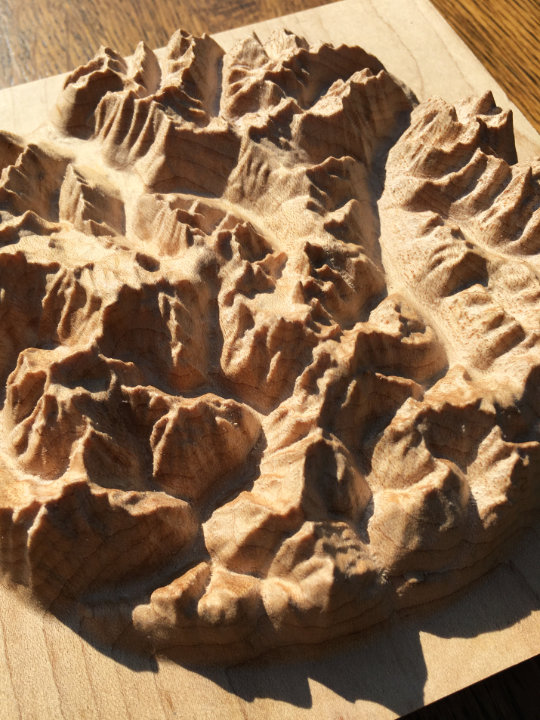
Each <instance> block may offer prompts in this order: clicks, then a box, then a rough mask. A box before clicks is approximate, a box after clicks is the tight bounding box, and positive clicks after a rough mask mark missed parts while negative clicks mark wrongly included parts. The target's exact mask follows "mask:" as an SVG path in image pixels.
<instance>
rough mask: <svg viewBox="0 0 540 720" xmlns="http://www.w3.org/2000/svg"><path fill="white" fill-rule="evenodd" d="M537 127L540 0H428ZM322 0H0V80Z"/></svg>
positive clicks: (19, 79)
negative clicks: (181, 30)
mask: <svg viewBox="0 0 540 720" xmlns="http://www.w3.org/2000/svg"><path fill="white" fill-rule="evenodd" d="M432 1H433V4H434V5H435V6H436V7H437V8H438V10H439V11H440V12H441V13H442V14H443V15H444V17H445V18H446V19H447V20H448V22H449V23H450V24H451V25H452V26H453V27H454V29H455V30H456V31H457V33H458V34H459V35H460V36H461V38H462V39H463V40H464V41H465V42H466V43H467V45H468V46H469V47H470V48H471V49H472V51H473V52H474V53H475V55H477V56H478V57H479V58H481V60H482V61H483V62H484V64H485V65H486V67H487V68H488V70H489V71H490V72H491V74H492V75H493V76H494V78H495V79H496V80H498V82H499V83H500V84H501V86H502V87H503V88H504V89H505V90H506V92H507V93H508V95H509V96H510V97H511V98H512V100H513V101H514V102H515V103H516V105H517V106H518V107H519V108H520V109H521V110H522V111H523V113H524V114H525V115H526V117H527V118H528V119H529V121H530V122H531V123H532V124H533V125H534V126H535V127H536V129H537V130H540V43H539V40H538V38H539V37H540V2H538V0H432ZM396 2H399V0H396ZM322 4H324V3H323V0H259V2H256V1H255V0H228V1H227V2H223V0H175V1H174V2H173V1H172V0H152V2H148V1H147V0H115V2H111V0H79V2H77V3H65V2H63V1H62V0H26V2H24V3H22V2H20V0H0V87H7V86H9V85H17V84H19V83H23V82H28V81H30V80H37V79H38V78H41V77H45V76H47V75H54V74H56V73H60V72H65V71H68V70H71V69H72V68H73V67H75V66H76V65H80V64H81V63H83V62H86V60H88V59H89V58H90V57H91V56H92V55H93V54H94V52H95V50H96V49H97V46H99V44H100V43H102V44H105V45H110V46H111V47H114V48H115V50H118V51H119V52H121V53H123V54H129V53H130V52H131V51H132V50H133V48H134V46H135V45H136V44H137V42H138V41H139V40H140V39H143V40H145V42H146V43H147V44H148V45H149V46H151V47H160V46H162V45H164V44H165V43H166V42H167V39H168V38H169V36H170V35H171V33H172V31H173V30H174V29H176V28H177V27H179V26H183V27H185V28H186V29H187V30H190V31H191V32H193V33H203V32H208V33H216V32H220V31H222V30H228V29H230V28H233V27H238V26H240V25H247V24H250V23H254V22H258V21H259V20H266V19H268V18H271V17H277V16H278V15H283V14H285V13H293V12H297V11H299V10H304V9H308V8H312V7H316V6H318V5H322Z"/></svg>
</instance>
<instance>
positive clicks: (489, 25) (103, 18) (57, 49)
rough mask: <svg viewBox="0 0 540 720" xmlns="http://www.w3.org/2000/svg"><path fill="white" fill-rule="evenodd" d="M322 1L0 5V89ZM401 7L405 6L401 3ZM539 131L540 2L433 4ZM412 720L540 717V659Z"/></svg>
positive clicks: (6, 1)
mask: <svg viewBox="0 0 540 720" xmlns="http://www.w3.org/2000/svg"><path fill="white" fill-rule="evenodd" d="M324 2H325V0H259V2H255V0H227V1H224V0H221V1H220V0H174V1H173V0H152V2H147V1H146V0H114V2H112V1H111V0H78V2H73V3H66V2H63V1H62V0H26V2H21V1H20V0H0V87H7V86H9V85H16V84H18V83H23V82H27V81H30V80H37V79H39V78H41V77H45V76H47V75H54V74H57V73H60V72H64V71H68V70H71V69H72V68H73V67H75V66H77V65H80V64H82V63H84V62H86V61H87V60H88V59H89V58H90V57H91V56H92V55H93V54H94V52H95V51H96V49H97V47H98V46H99V45H100V44H105V45H110V46H111V47H114V48H115V50H118V51H119V52H121V53H123V54H129V53H130V52H132V50H133V49H134V47H135V45H136V44H137V42H138V41H139V40H141V39H143V40H144V41H145V42H146V43H147V44H148V45H149V46H151V47H160V46H162V45H164V44H166V42H167V40H168V38H169V36H170V34H171V32H172V31H173V30H174V29H175V28H177V27H180V26H182V27H185V28H186V29H187V30H189V31H191V32H193V33H202V32H208V33H213V32H220V31H222V30H228V29H230V28H233V27H238V26H240V25H245V24H248V23H253V22H257V21H259V20H266V19H268V18H271V17H276V16H279V15H283V14H286V13H292V12H296V11H299V10H304V9H308V8H311V7H316V6H318V5H322V4H324ZM396 2H399V0H396ZM432 2H433V4H434V5H435V6H436V7H437V9H438V10H439V11H440V12H441V13H442V14H443V16H444V17H445V18H446V20H447V21H448V22H449V23H450V24H451V25H452V26H453V28H454V29H455V30H456V31H457V32H458V34H459V35H460V36H461V37H462V38H463V40H464V41H465V42H466V43H467V45H468V46H469V47H470V48H471V49H472V51H473V52H474V53H475V54H476V55H477V57H479V58H480V60H481V61H482V62H483V63H484V65H485V66H486V67H487V68H488V70H489V71H490V72H491V74H492V75H493V76H494V77H495V78H496V80H497V81H498V82H499V83H500V85H501V86H502V87H503V88H504V89H505V91H506V92H507V94H508V95H509V97H510V98H511V99H512V100H513V102H515V104H516V105H517V106H518V107H519V108H520V109H521V110H522V111H523V113H524V114H525V116H526V117H527V118H528V119H529V121H530V122H531V123H532V125H533V126H534V127H536V129H537V130H539V131H540V41H539V38H540V0H432ZM410 718H411V720H412V718H414V720H432V719H433V720H435V719H436V720H446V719H447V720H450V719H454V720H458V719H461V718H471V720H472V719H473V718H474V720H477V719H479V720H506V719H507V718H519V719H520V720H521V719H525V720H527V719H528V718H531V720H533V718H540V660H538V659H533V660H530V661H528V662H526V663H521V665H518V666H516V667H515V668H510V669H509V670H507V671H505V672H504V673H499V674H498V675H495V676H493V677H491V678H488V679H487V680H485V681H484V682H482V683H478V684H476V685H473V686H471V687H469V688H467V689H466V690H464V691H462V692H460V693H456V694H454V695H451V696H450V697H448V698H445V699H444V700H441V701H439V702H438V703H435V704H434V705H432V706H428V707H426V708H424V709H423V710H421V711H418V712H416V713H413V715H411V716H410Z"/></svg>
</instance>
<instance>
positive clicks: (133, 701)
mask: <svg viewBox="0 0 540 720" xmlns="http://www.w3.org/2000/svg"><path fill="white" fill-rule="evenodd" d="M314 4H317V3H314ZM244 5H245V8H246V12H247V13H248V14H247V15H246V16H245V19H244V20H241V19H238V21H237V20H236V19H234V20H232V21H231V23H230V24H227V23H226V20H227V18H225V19H223V13H222V14H221V18H220V19H219V22H221V25H220V24H219V22H218V23H217V27H216V29H219V30H221V29H225V27H227V26H232V25H238V24H241V23H242V22H248V21H251V20H253V19H255V18H256V12H258V11H259V10H261V7H262V6H263V4H261V5H260V6H259V8H256V7H254V4H253V3H245V4H244ZM298 5H299V6H300V3H298ZM301 5H302V6H303V7H308V6H309V4H307V3H306V4H304V3H302V4H301ZM264 6H269V4H266V3H265V4H264ZM29 7H30V8H32V7H33V6H32V4H30V5H27V6H26V8H25V12H26V13H28V14H29V16H30V17H28V18H26V19H25V18H22V17H19V20H21V19H22V20H25V21H26V23H27V24H28V25H31V26H32V28H31V30H32V32H34V34H36V28H37V27H38V26H39V23H40V20H41V21H43V20H44V17H45V15H48V13H50V12H56V13H57V15H56V19H57V22H56V28H55V25H54V23H52V25H49V26H48V28H49V29H48V30H44V29H43V25H41V27H40V29H41V32H42V38H45V37H47V38H48V37H50V38H56V39H58V38H63V37H64V36H65V34H64V31H65V29H66V28H67V27H68V23H67V21H66V22H63V23H59V22H58V18H59V17H60V16H65V17H67V15H70V17H72V16H73V15H74V14H76V12H78V11H75V9H74V8H71V9H69V8H68V7H66V6H64V5H63V4H60V3H57V4H55V5H53V4H51V5H50V6H49V7H48V8H47V9H45V6H44V5H43V6H42V14H41V16H40V15H39V13H38V14H37V18H38V19H36V15H35V14H34V17H33V19H32V17H31V13H29V11H28V8H29ZM94 7H95V8H97V9H96V11H95V12H94V10H91V11H88V14H87V17H92V18H94V21H95V22H96V23H97V24H99V26H100V27H103V26H104V27H105V28H109V24H108V23H107V22H106V21H105V20H104V11H105V6H104V4H100V3H95V4H94ZM119 7H120V8H121V7H123V5H122V3H119V4H118V5H116V6H115V7H113V8H111V11H112V12H113V16H114V17H116V12H117V9H118V8H119ZM130 7H131V6H130ZM181 7H184V8H185V7H186V5H181V4H180V5H177V6H176V10H178V12H180V10H179V8H181ZM197 7H198V8H199V11H200V9H201V8H203V9H204V8H205V7H206V6H205V5H204V3H199V4H198V6H197ZM235 7H236V13H237V14H236V15H235V14H234V8H235ZM2 8H3V9H4V8H5V6H2ZM228 9H230V10H231V17H233V16H234V18H240V13H241V12H243V8H240V4H238V6H235V5H233V4H232V3H231V4H230V5H229V6H228ZM263 9H264V8H263ZM295 9H297V8H296V5H295V4H294V3H290V4H288V5H287V8H286V11H291V10H295ZM143 11H144V9H142V10H141V12H143ZM124 12H125V17H130V16H129V12H128V11H127V10H126V9H125V4H124ZM152 12H153V14H154V15H155V18H156V19H158V20H159V18H161V17H162V12H163V11H162V9H160V5H159V3H158V4H157V5H156V6H155V8H154V10H153V11H152ZM250 12H251V13H252V14H251V15H250V14H249V13H250ZM280 12H281V11H280ZM43 13H45V15H44V14H43ZM18 14H19V16H22V14H23V13H21V11H20V10H19V11H18ZM100 14H101V15H100ZM99 16H100V17H101V19H100V17H99ZM4 17H5V16H3V15H2V20H3V27H4V34H3V35H2V38H1V40H0V41H1V43H4V42H5V38H6V37H7V35H6V28H8V27H10V25H9V19H8V20H7V21H6V20H4ZM131 17H132V19H133V23H134V24H136V23H138V22H139V18H138V17H135V18H133V16H131ZM216 17H217V16H216ZM207 19H209V20H211V21H214V19H215V18H214V17H210V18H207ZM124 22H125V19H124ZM160 23H161V20H159V21H158V22H157V23H156V24H157V25H160ZM175 24H177V23H175ZM51 27H52V29H51ZM137 27H138V28H140V27H141V25H140V24H139V25H138V26H137ZM191 27H192V28H193V29H194V30H197V28H195V27H194V26H191ZM12 29H13V27H11V30H12ZM123 29H125V30H126V32H124V33H122V27H121V26H118V25H117V27H116V31H115V32H116V35H115V37H116V38H117V39H118V42H115V41H114V38H113V39H111V40H110V41H109V40H108V41H107V42H109V43H110V44H114V45H116V46H117V47H119V48H121V47H126V50H125V52H128V51H129V50H131V49H132V48H133V45H134V43H135V42H136V40H138V39H139V37H140V36H141V33H140V32H138V30H137V31H136V32H134V35H136V37H135V38H134V40H133V41H131V40H129V41H128V40H127V39H126V38H127V37H128V32H130V28H129V27H128V23H127V22H126V24H125V26H124V28H123ZM49 31H50V32H49ZM163 32H164V34H163V35H162V36H161V37H162V38H163V39H156V40H155V41H148V42H149V44H152V45H154V46H157V45H160V44H162V43H163V42H164V40H165V39H166V36H167V35H168V33H169V29H167V30H164V31H163ZM48 33H49V34H48ZM137 33H138V34H137ZM10 34H11V33H10ZM79 35H80V38H81V39H82V40H83V41H84V42H89V46H88V49H87V51H86V50H85V51H84V52H81V57H80V59H75V60H71V61H69V62H68V61H67V60H66V61H65V62H64V64H63V65H62V66H58V65H56V66H54V63H53V66H47V62H48V60H47V53H50V48H51V47H52V44H53V43H52V40H51V41H50V42H51V44H50V45H49V46H48V49H47V47H46V44H44V43H43V42H42V41H41V40H40V41H36V40H35V41H34V42H33V44H32V43H30V41H29V40H28V38H27V43H26V54H25V53H23V55H22V59H19V63H18V66H17V67H18V70H19V71H21V72H26V73H27V75H26V77H27V78H31V77H39V76H40V75H43V74H47V73H49V72H59V71H61V70H62V69H68V68H70V67H71V66H72V65H73V64H76V63H77V62H81V61H83V60H86V59H87V58H88V57H89V56H90V55H91V54H92V53H93V51H94V50H95V47H96V44H95V43H94V42H91V41H92V38H93V29H92V28H91V27H90V26H85V28H84V31H81V28H80V20H79ZM143 36H144V33H143ZM85 38H86V40H85ZM124 40H125V45H122V43H123V42H124ZM90 43H91V44H90ZM23 44H24V43H23ZM4 49H5V48H4V46H3V45H2V47H1V50H2V52H4ZM14 49H15V46H14V45H13V44H12V53H13V50H14ZM73 49H74V47H72V48H71V50H73ZM64 53H67V50H66V48H63V49H61V50H58V55H57V56H55V55H54V54H53V55H51V57H52V58H53V60H55V59H56V60H57V59H58V58H64V59H65V58H66V57H68V55H67V54H64ZM12 56H13V54H12ZM2 57H4V55H2ZM6 57H7V58H8V65H9V57H10V56H9V48H8V52H7V56H6ZM37 57H40V58H41V60H40V62H41V65H40V68H41V71H40V69H39V68H37V69H36V67H35V66H34V60H33V58H37ZM32 72H33V73H34V74H31V73H32ZM536 558H537V555H536ZM531 567H533V565H532V564H531ZM516 582H517V577H514V576H512V578H511V579H510V587H514V586H515V584H516ZM496 590H497V592H496V593H495V594H496V595H501V597H504V593H502V594H501V593H500V591H501V588H499V587H497V588H496ZM536 594H537V595H538V588H537V589H536ZM511 604H512V603H511V598H510V599H509V606H510V605H511ZM2 607H3V610H2V619H5V620H7V623H5V624H4V628H5V629H4V638H3V639H4V642H5V643H6V645H7V647H8V648H13V647H21V646H22V647H31V648H32V652H33V654H37V656H38V657H39V658H40V660H39V662H36V663H35V664H29V663H26V662H20V659H19V661H17V660H16V659H14V656H13V653H12V652H11V650H9V651H7V655H6V657H8V659H9V658H11V659H12V663H11V665H9V663H8V665H9V667H6V666H5V663H2V664H0V668H1V669H0V674H1V675H2V677H6V675H5V674H4V673H10V674H11V676H14V677H15V680H12V683H11V684H9V683H7V684H4V685H3V686H2V684H1V683H0V702H1V703H4V704H0V707H1V709H2V712H1V713H0V715H2V716H5V717H17V716H18V715H19V714H20V713H19V711H20V702H21V698H23V697H24V698H25V706H26V707H27V708H31V710H30V713H29V712H28V711H27V712H26V714H22V713H21V716H23V717H34V716H35V717H43V716H44V715H47V716H48V717H65V718H78V717H88V718H90V717H98V716H100V717H104V715H103V712H104V708H105V709H107V708H113V709H114V710H115V711H116V716H117V717H118V716H120V717H143V716H144V717H146V716H148V717H155V714H154V715H151V706H150V704H148V705H147V706H146V707H144V706H143V705H141V703H140V700H139V696H138V693H139V692H144V690H141V689H140V688H139V689H137V692H135V691H134V688H136V687H137V686H136V685H133V687H132V686H131V685H130V682H133V674H132V673H133V669H132V670H131V672H123V670H122V668H120V667H119V668H117V671H116V670H115V671H114V672H113V673H111V674H110V675H109V674H108V671H107V670H106V668H105V665H106V664H107V663H106V660H107V659H105V662H104V658H103V656H102V655H100V654H99V653H95V654H94V652H95V651H93V650H92V648H90V647H89V646H86V645H85V644H84V643H82V642H80V643H79V641H76V642H77V643H79V644H80V645H81V647H84V651H81V654H80V657H79V658H78V659H77V661H76V663H74V658H75V655H76V654H77V653H78V650H77V652H76V653H75V654H73V653H72V643H73V640H74V638H77V636H76V635H74V634H73V633H72V632H70V631H69V630H67V629H66V628H64V627H62V626H61V625H59V624H58V623H54V622H52V621H51V622H49V621H48V620H46V619H45V618H41V620H40V621H39V622H42V625H40V624H39V622H38V623H37V624H36V623H34V624H32V623H30V622H29V624H28V628H27V631H25V633H24V634H22V635H20V634H18V632H17V629H16V628H10V627H9V622H10V620H11V618H12V617H13V614H12V609H10V607H9V603H8V602H5V603H4V605H3V606H2ZM498 622H499V624H500V623H502V622H503V620H502V617H501V619H499V620H498ZM523 633H525V636H527V632H526V631H525V626H522V628H521V630H520V631H519V632H518V637H521V636H522V635H523ZM43 636H45V642H43V641H42V639H41V638H42V637H43ZM528 637H529V641H530V642H532V648H531V651H534V638H535V634H534V632H532V634H531V626H529V634H528ZM536 637H537V636H536ZM489 642H490V644H491V647H493V646H494V644H497V647H499V646H500V643H499V641H498V640H496V639H495V638H494V637H491V639H490V641H489ZM432 647H433V652H434V653H435V654H436V653H446V652H447V650H446V646H444V644H442V643H441V644H440V645H436V646H435V645H433V646H432ZM403 656H404V655H403ZM403 656H402V657H403ZM456 657H457V656H456ZM383 659H384V658H383ZM396 660H397V668H398V670H397V672H400V671H399V667H400V662H399V658H396ZM518 660H519V657H517V656H516V657H515V659H514V661H518ZM120 661H121V659H120ZM14 662H15V663H17V662H18V664H16V666H15V667H13V663H14ZM510 662H511V660H510ZM47 663H49V664H47ZM448 664H449V665H450V664H451V661H450V660H449V661H448ZM114 665H115V667H116V666H117V661H115V662H114ZM51 667H52V671H51ZM122 667H123V666H122ZM499 667H503V665H502V664H501V665H499ZM124 669H125V668H124ZM417 669H418V668H417ZM469 669H470V666H468V667H467V668H465V669H462V671H461V676H460V677H461V678H463V677H465V678H467V672H468V670H469ZM494 669H496V668H495V667H493V666H492V667H491V671H493V670H494ZM134 670H135V671H136V672H138V673H139V674H138V676H137V677H138V678H141V679H142V678H145V679H147V678H151V679H152V682H151V683H149V684H148V688H150V687H151V684H152V683H153V684H154V685H156V683H157V684H158V686H159V693H158V694H156V693H155V692H152V693H151V699H150V702H152V700H153V701H155V703H157V706H158V707H160V708H162V707H163V708H165V709H164V711H163V714H164V716H165V717H181V716H186V717H188V714H187V712H186V711H185V699H184V696H185V690H184V691H181V690H179V689H178V688H176V690H175V691H174V692H171V691H170V688H168V687H167V685H168V680H167V678H169V680H172V679H173V673H172V670H171V669H170V666H168V667H167V669H161V670H160V673H159V675H158V676H155V674H154V673H155V669H152V668H150V667H148V668H141V667H136V668H134ZM72 671H73V672H75V674H76V675H77V677H78V678H79V680H80V682H81V683H83V684H84V678H86V679H87V681H86V684H85V690H84V693H83V692H81V693H78V692H77V690H76V691H75V692H74V690H73V688H74V686H73V684H70V679H69V677H70V675H69V674H70V672H72ZM115 673H116V674H115ZM245 677H247V676H245ZM386 677H387V676H385V678H386ZM470 677H472V676H470ZM111 678H112V679H111ZM190 678H191V679H190V680H189V682H188V687H189V689H190V691H192V690H193V689H194V688H195V686H194V684H193V679H192V677H191V676H190ZM311 678H313V675H310V685H311V686H312V687H313V686H315V687H316V686H317V683H316V681H314V680H311ZM451 680H452V683H457V684H453V685H452V684H450V685H449V686H448V687H447V689H446V691H448V689H452V687H459V680H458V679H457V678H456V677H452V678H451ZM45 681H46V682H47V688H45ZM465 681H467V680H465ZM223 682H225V681H223ZM244 682H246V679H245V678H244ZM291 682H292V681H291ZM430 682H431V683H433V682H434V678H433V677H430ZM51 683H53V684H51ZM108 683H112V684H113V685H114V688H113V689H112V690H111V693H110V695H108V698H109V700H108V705H104V699H105V695H107V693H108V691H109V689H110V688H109V685H108ZM518 685H519V683H518ZM55 687H56V689H55ZM75 687H76V688H78V687H79V686H78V685H77V684H76V685H75ZM128 687H129V690H126V688H128ZM210 687H211V688H212V689H213V690H215V688H216V685H214V684H213V683H212V682H209V683H207V685H204V683H203V684H202V685H198V686H197V689H196V693H195V695H196V697H197V698H198V701H201V703H202V701H204V700H205V699H206V695H205V693H206V690H207V689H209V688H210ZM510 687H512V685H511V686H510ZM513 687H514V691H515V687H516V683H515V681H514V683H513ZM147 692H151V691H150V689H148V690H147ZM439 692H440V688H439ZM518 692H522V690H520V689H519V687H518ZM130 693H131V694H130ZM218 695H219V693H218V694H213V695H212V702H214V703H223V702H225V701H226V698H227V697H228V694H227V693H226V692H222V693H221V694H220V695H219V697H218ZM300 695H301V693H300ZM437 696H438V695H437V691H436V689H435V690H434V689H433V687H432V686H430V688H429V691H428V692H427V693H425V695H424V699H425V700H429V698H433V697H437ZM54 697H56V700H55V701H54V702H53V698H54ZM296 697H297V699H298V701H299V702H300V701H302V702H304V703H305V702H307V700H306V698H305V697H300V696H298V695H297V696H296ZM317 697H320V690H319V689H318V688H317V687H316V690H315V691H314V692H313V695H312V701H313V699H314V698H317ZM474 697H475V698H476V699H477V700H478V702H480V703H483V702H484V700H483V697H485V695H484V696H483V695H482V693H481V692H480V693H479V694H477V695H475V696H474ZM417 699H418V698H417ZM47 703H49V704H47ZM445 703H446V704H445V706H444V707H445V708H446V710H447V714H446V715H443V714H442V712H441V714H440V715H439V716H440V717H445V716H446V717H455V716H456V714H455V713H454V714H452V712H453V710H452V707H458V708H459V707H460V706H459V705H454V706H453V705H452V700H451V699H448V700H446V701H445ZM255 704H256V705H257V707H258V712H259V714H260V716H261V717H263V716H265V715H264V709H263V706H264V703H261V700H260V698H258V699H257V700H256V703H255ZM277 704H278V705H281V703H277ZM182 705H184V709H183V710H182V711H180V710H178V712H176V709H177V708H182ZM240 705H241V704H240V703H238V704H237V705H233V703H231V702H229V703H228V704H227V713H222V706H221V705H215V706H210V705H209V704H208V702H207V704H206V705H204V704H201V708H203V711H204V713H205V714H204V715H202V714H201V715H200V716H201V717H203V716H204V717H210V716H211V715H215V714H227V715H228V716H229V717H241V715H242V708H241V707H240ZM173 707H174V708H175V710H174V711H173ZM218 707H219V712H218V713H216V710H218ZM281 707H283V706H282V705H281ZM410 708H412V705H409V706H408V708H407V706H401V707H400V708H399V710H398V712H406V711H407V709H410ZM47 709H49V710H50V712H49V713H48V714H47ZM143 710H144V712H145V713H146V714H145V715H143V714H142V713H143ZM349 710H351V708H350V707H349ZM351 711H352V710H351ZM32 712H33V713H34V714H33V715H32V714H31V713H32ZM182 712H184V715H182V714H181V713H182ZM149 713H150V714H149ZM305 714H306V716H307V715H308V714H309V710H308V709H307V708H306V713H305ZM478 715H479V713H476V714H475V712H471V713H470V714H469V716H470V717H478ZM299 716H300V714H299ZM303 716H304V715H303V714H302V717H303ZM345 716H346V717H353V715H351V714H350V713H347V714H345ZM358 716H359V715H357V714H356V713H355V714H354V717H358ZM457 716H458V717H467V715H465V714H463V713H462V714H460V715H457ZM485 716H486V717H501V715H489V714H486V715H485ZM265 717H267V716H265ZM502 717H504V715H502Z"/></svg>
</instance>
